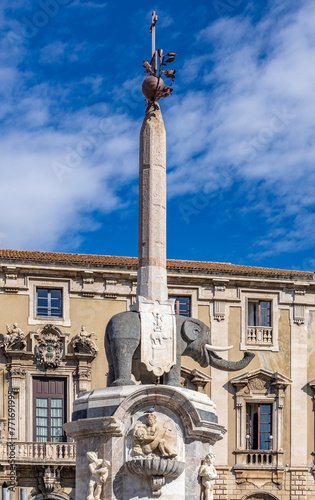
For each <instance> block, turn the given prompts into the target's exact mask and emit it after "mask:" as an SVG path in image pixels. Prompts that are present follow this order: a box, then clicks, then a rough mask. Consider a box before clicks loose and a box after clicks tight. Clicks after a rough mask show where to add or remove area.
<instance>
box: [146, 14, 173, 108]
mask: <svg viewBox="0 0 315 500" xmlns="http://www.w3.org/2000/svg"><path fill="white" fill-rule="evenodd" d="M157 20H158V16H157V15H156V13H155V11H154V12H152V23H151V27H150V33H151V34H152V59H151V61H150V62H149V61H145V60H144V61H143V67H144V68H145V72H146V73H148V76H147V77H146V79H145V80H144V82H143V84H142V92H143V94H144V97H145V98H146V100H147V103H150V102H151V103H152V102H155V101H158V100H159V99H160V98H161V97H167V96H169V95H171V93H172V91H173V89H172V87H171V85H172V83H173V81H174V78H175V73H176V70H175V69H164V68H165V66H166V64H168V63H171V62H174V60H175V56H176V52H169V53H168V54H166V55H164V54H163V50H162V49H159V50H155V26H156V23H157ZM158 62H159V71H158ZM162 76H165V77H166V78H169V79H170V80H172V83H171V85H168V86H166V85H165V83H164V81H163V78H162Z"/></svg>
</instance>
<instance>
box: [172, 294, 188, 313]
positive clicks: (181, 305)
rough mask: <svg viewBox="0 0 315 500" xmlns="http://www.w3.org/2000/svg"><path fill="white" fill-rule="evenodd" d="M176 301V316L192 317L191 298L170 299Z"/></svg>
mask: <svg viewBox="0 0 315 500" xmlns="http://www.w3.org/2000/svg"><path fill="white" fill-rule="evenodd" d="M169 298H170V299H175V314H180V315H181V316H188V317H189V316H190V297H169Z"/></svg>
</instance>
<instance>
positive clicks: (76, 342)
mask: <svg viewBox="0 0 315 500" xmlns="http://www.w3.org/2000/svg"><path fill="white" fill-rule="evenodd" d="M92 335H93V333H92V332H91V333H89V332H88V331H87V329H86V327H85V326H84V325H82V326H81V330H80V331H79V333H78V334H77V335H75V337H73V339H72V340H71V345H72V347H73V350H74V351H77V352H86V353H88V354H92V356H96V354H97V353H98V347H97V346H96V344H95V342H94V340H92V338H91V337H92Z"/></svg>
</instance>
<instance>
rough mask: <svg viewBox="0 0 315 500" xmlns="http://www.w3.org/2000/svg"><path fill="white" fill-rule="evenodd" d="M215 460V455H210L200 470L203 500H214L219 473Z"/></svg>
mask: <svg viewBox="0 0 315 500" xmlns="http://www.w3.org/2000/svg"><path fill="white" fill-rule="evenodd" d="M214 459H215V455H214V454H213V453H208V455H206V457H205V459H204V462H203V464H202V465H201V466H200V469H199V477H201V484H202V487H203V492H202V497H201V499H202V500H213V490H214V479H215V478H216V477H217V471H216V470H215V467H214V465H213V464H214Z"/></svg>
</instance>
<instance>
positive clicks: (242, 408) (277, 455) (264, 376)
mask: <svg viewBox="0 0 315 500" xmlns="http://www.w3.org/2000/svg"><path fill="white" fill-rule="evenodd" d="M230 382H231V384H232V385H233V386H234V387H235V409H236V448H235V450H234V454H235V459H236V464H235V466H234V470H235V473H236V480H237V482H244V481H246V480H247V479H248V480H249V476H248V474H247V473H246V472H245V473H244V471H247V472H248V471H256V472H255V474H254V475H256V476H257V477H258V475H259V474H258V475H257V470H261V471H266V470H267V471H268V470H269V471H271V473H273V472H272V471H278V473H279V474H278V475H279V478H280V476H281V474H282V469H283V463H282V462H283V408H284V402H285V390H286V388H287V386H288V385H289V384H290V383H291V380H290V379H289V378H287V377H286V376H284V375H282V374H281V373H279V372H275V373H271V372H269V371H267V370H264V369H262V368H260V369H258V370H255V371H253V372H247V373H244V374H242V375H239V376H237V377H234V378H233V379H231V381H230ZM254 403H259V404H271V405H272V426H273V428H272V436H273V441H272V448H271V450H249V449H247V442H246V404H254ZM262 474H264V472H262ZM281 477H282V476H281ZM266 478H267V479H268V477H267V476H266ZM268 480H269V479H268ZM272 480H273V479H272ZM280 480H281V478H280Z"/></svg>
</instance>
